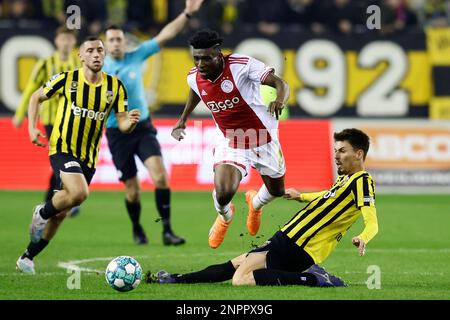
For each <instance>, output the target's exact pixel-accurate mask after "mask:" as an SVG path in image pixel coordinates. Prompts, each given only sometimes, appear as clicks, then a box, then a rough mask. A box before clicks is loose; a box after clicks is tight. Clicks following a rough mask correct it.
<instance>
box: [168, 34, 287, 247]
mask: <svg viewBox="0 0 450 320" xmlns="http://www.w3.org/2000/svg"><path fill="white" fill-rule="evenodd" d="M222 42H223V39H222V38H221V37H220V36H219V34H218V33H217V32H215V31H212V30H201V31H198V32H197V33H196V34H195V35H194V36H193V37H192V38H191V39H190V41H189V44H190V45H191V50H192V56H193V59H194V63H195V66H196V67H195V68H192V69H191V70H190V71H189V73H188V76H187V82H188V84H189V86H190V92H189V97H188V101H187V103H186V106H185V108H184V111H183V114H182V115H181V117H180V119H179V120H178V122H177V124H176V125H175V127H174V128H173V131H172V136H173V137H174V138H175V139H177V140H181V139H183V137H184V135H185V131H184V129H185V128H186V121H187V118H188V116H189V115H190V114H191V112H192V111H193V110H194V109H195V107H196V106H197V104H198V103H199V102H200V100H202V101H203V102H204V103H205V105H206V106H207V107H208V108H209V109H210V110H211V113H212V116H213V118H214V121H215V123H216V127H217V142H216V146H215V148H214V187H215V189H214V191H213V193H212V195H213V200H214V206H215V208H216V211H217V213H218V216H217V218H216V220H215V222H214V225H213V226H212V227H211V229H210V232H209V245H210V247H211V248H213V249H215V248H217V247H219V246H220V245H221V243H222V242H223V240H224V238H225V234H226V232H227V230H228V227H229V225H230V224H231V221H232V219H233V214H234V206H233V204H232V203H231V200H232V199H233V197H234V195H235V193H236V192H237V190H238V188H239V184H240V181H241V180H242V179H243V178H244V177H245V176H246V175H247V174H248V171H249V170H250V167H253V168H255V169H256V170H258V172H259V173H260V175H261V177H262V179H263V181H264V184H263V185H262V187H261V188H260V189H259V191H258V192H257V191H256V190H249V191H247V193H246V195H245V198H246V202H247V204H248V216H247V228H248V231H249V233H250V235H252V236H254V235H256V234H257V232H258V230H259V226H260V223H261V213H262V207H263V206H264V205H266V204H267V203H269V202H270V201H272V200H273V199H274V198H276V197H281V196H283V195H284V193H285V190H284V175H285V171H286V167H285V163H284V158H283V154H282V152H281V146H280V143H279V141H278V132H277V130H278V116H279V115H280V113H281V111H282V109H283V106H284V105H285V104H286V102H287V100H288V98H289V86H288V84H287V83H286V82H285V81H284V80H282V79H280V78H279V77H277V76H276V75H275V74H274V71H275V70H274V69H273V68H271V67H268V66H266V65H265V64H264V63H262V62H261V61H258V60H257V59H254V58H252V57H249V56H244V55H239V54H231V55H223V54H222V52H221V49H220V46H221V45H222ZM261 84H265V85H269V86H271V87H273V88H275V89H276V91H277V97H276V99H275V100H274V101H272V102H271V103H270V104H269V106H268V107H267V106H265V105H264V103H263V102H262V100H261V96H260V93H259V87H260V85H261Z"/></svg>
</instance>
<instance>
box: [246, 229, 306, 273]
mask: <svg viewBox="0 0 450 320" xmlns="http://www.w3.org/2000/svg"><path fill="white" fill-rule="evenodd" d="M266 251H267V255H266V268H267V269H277V270H283V271H289V272H301V271H304V270H306V269H308V268H309V267H311V266H312V265H313V264H314V260H313V259H312V258H311V256H310V255H309V254H308V253H307V252H306V251H305V250H303V249H301V248H300V247H299V246H298V245H296V244H295V243H294V242H293V241H292V240H291V239H290V238H289V237H288V236H287V235H285V234H284V233H283V232H281V231H277V232H276V233H275V234H274V235H273V236H272V238H270V239H269V240H268V241H266V242H265V243H264V244H262V245H261V246H259V247H257V248H255V249H253V250H251V251H250V252H249V253H252V252H266Z"/></svg>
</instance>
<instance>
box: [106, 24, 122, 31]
mask: <svg viewBox="0 0 450 320" xmlns="http://www.w3.org/2000/svg"><path fill="white" fill-rule="evenodd" d="M108 30H120V31H123V28H121V27H119V26H118V25H117V24H111V25H109V26H108V27H107V28H106V29H105V33H106V31H108Z"/></svg>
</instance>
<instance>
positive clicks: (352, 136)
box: [334, 128, 370, 160]
mask: <svg viewBox="0 0 450 320" xmlns="http://www.w3.org/2000/svg"><path fill="white" fill-rule="evenodd" d="M334 140H335V141H348V143H350V145H351V146H352V147H353V149H354V150H362V151H363V152H364V160H365V159H366V156H367V153H368V152H369V146H370V138H369V136H368V135H367V134H365V133H364V132H363V131H361V130H359V129H356V128H351V129H344V130H342V131H341V132H335V133H334Z"/></svg>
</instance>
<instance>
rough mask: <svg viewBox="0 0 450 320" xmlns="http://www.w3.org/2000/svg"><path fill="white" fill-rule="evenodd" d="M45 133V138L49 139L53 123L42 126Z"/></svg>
mask: <svg viewBox="0 0 450 320" xmlns="http://www.w3.org/2000/svg"><path fill="white" fill-rule="evenodd" d="M44 128H45V133H46V134H47V140H48V141H50V137H51V135H52V130H53V125H51V124H47V125H45V126H44Z"/></svg>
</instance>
